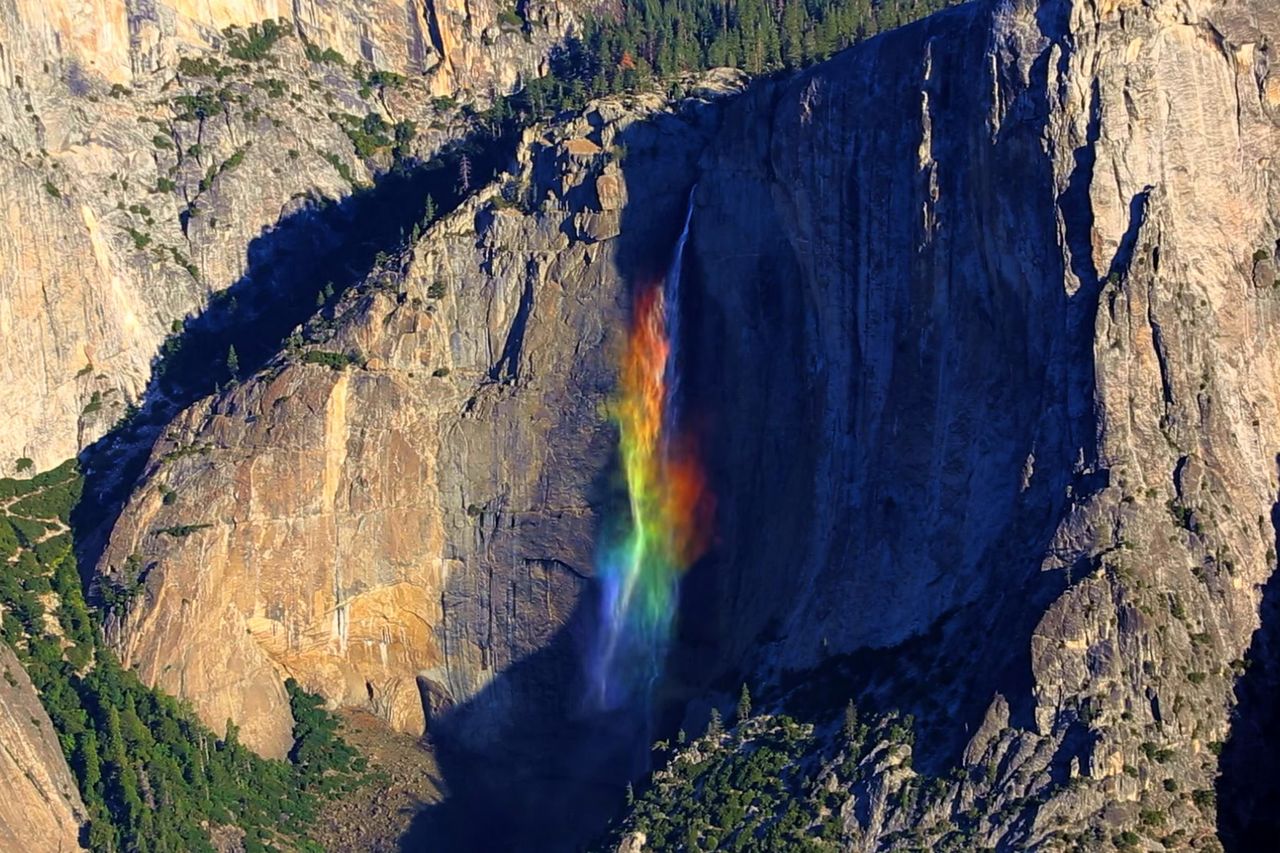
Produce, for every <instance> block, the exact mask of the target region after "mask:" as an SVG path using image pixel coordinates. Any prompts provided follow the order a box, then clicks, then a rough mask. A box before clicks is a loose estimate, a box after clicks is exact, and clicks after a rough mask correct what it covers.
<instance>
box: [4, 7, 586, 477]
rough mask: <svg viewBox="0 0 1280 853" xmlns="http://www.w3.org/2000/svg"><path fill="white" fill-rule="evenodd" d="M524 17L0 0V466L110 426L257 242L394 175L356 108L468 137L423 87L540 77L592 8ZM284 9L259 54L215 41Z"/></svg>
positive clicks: (436, 91) (243, 270)
mask: <svg viewBox="0 0 1280 853" xmlns="http://www.w3.org/2000/svg"><path fill="white" fill-rule="evenodd" d="M527 5H528V7H529V8H528V9H527V10H526V16H527V19H528V20H527V22H526V23H525V24H523V25H520V24H513V23H512V22H511V20H510V16H509V15H508V16H507V17H505V18H502V17H501V16H500V9H499V8H498V6H497V5H496V4H494V3H489V2H475V0H472V2H469V3H467V4H465V8H461V7H462V6H463V4H456V3H453V2H446V0H442V2H438V3H427V4H426V5H425V6H424V5H423V4H420V3H417V2H399V1H398V0H397V2H391V0H388V2H379V3H374V4H359V5H357V4H352V3H338V2H307V3H301V2H300V3H292V4H287V3H278V2H266V0H253V2H243V3H212V4H211V3H189V2H180V3H176V4H175V3H148V4H128V3H125V2H123V0H97V2H90V3H82V4H67V3H60V2H55V3H43V2H29V0H3V2H0V382H3V383H4V384H5V386H6V387H7V388H9V389H10V391H11V393H9V394H7V395H6V396H5V398H4V400H3V401H0V423H3V424H4V427H3V428H0V474H12V473H14V471H15V468H16V462H17V460H18V459H20V458H29V459H32V460H33V463H34V467H35V469H36V470H41V469H46V468H50V467H52V466H54V465H56V464H58V463H60V462H61V461H63V460H65V459H67V458H68V457H70V456H72V455H74V454H75V453H76V452H78V451H79V450H80V449H81V448H83V447H84V446H85V445H87V444H88V443H90V442H92V441H93V440H95V439H97V438H98V437H99V436H101V435H102V434H103V432H104V431H105V430H106V429H108V428H109V427H110V426H111V425H112V424H114V423H115V422H117V421H118V420H119V418H120V417H121V416H122V414H123V413H124V412H125V410H126V408H127V406H128V405H129V404H130V403H137V402H138V401H139V400H140V399H141V398H142V397H143V395H144V391H145V389H146V388H147V385H148V382H149V381H150V380H151V379H152V360H153V359H154V358H155V357H156V355H157V352H158V351H159V350H160V348H161V345H162V343H163V341H164V340H165V337H166V336H167V335H168V334H170V332H171V331H172V330H173V328H174V325H173V324H174V323H175V322H177V323H179V324H180V323H181V322H182V321H183V320H184V318H185V317H187V316H188V315H189V314H192V313H194V312H197V311H198V310H199V309H201V308H202V307H204V305H205V304H206V303H207V300H208V298H209V297H210V296H211V295H212V294H213V293H215V292H218V291H222V290H225V289H226V288H228V287H231V286H233V285H235V284H237V283H244V282H243V279H244V277H245V276H246V274H247V273H248V272H250V271H251V268H252V267H253V266H254V262H255V261H262V260H264V257H265V256H269V255H271V254H274V253H279V252H280V251H281V248H282V247H281V245H280V244H281V242H282V241H281V240H279V239H276V238H273V237H271V236H270V235H269V233H268V232H271V231H272V230H273V229H275V228H276V226H277V225H278V224H279V223H281V222H282V221H283V220H287V219H289V218H290V217H292V216H294V215H296V214H298V213H299V211H302V210H305V209H306V208H307V207H308V206H310V205H313V204H314V203H316V202H318V201H319V200H321V199H336V198H340V197H342V196H343V195H346V194H348V193H349V192H350V191H351V189H352V184H353V183H360V184H363V183H366V182H368V181H370V179H371V178H372V177H373V175H374V174H375V173H378V172H382V171H385V169H386V168H387V167H388V166H389V165H390V159H391V156H392V155H391V150H392V149H391V147H390V146H389V145H387V146H383V147H382V148H381V149H380V150H377V151H371V150H369V149H368V147H367V146H362V145H359V144H356V143H358V142H359V141H360V138H359V137H358V136H356V135H354V134H353V133H352V131H358V130H360V129H362V123H363V122H364V120H365V119H366V117H367V116H370V115H373V116H375V117H379V118H380V119H381V120H383V121H384V122H385V124H386V126H387V127H388V128H390V127H391V126H392V125H396V124H397V123H400V122H405V121H409V122H414V123H415V126H416V128H417V133H416V135H414V137H413V139H411V140H407V141H402V140H400V139H399V138H398V137H397V139H396V140H395V144H396V150H397V151H398V154H399V156H401V157H404V158H409V159H412V158H414V157H427V156H430V155H431V154H432V153H434V152H435V151H437V150H438V149H439V147H440V146H441V145H442V144H443V143H444V142H446V141H448V140H453V139H457V138H459V137H461V136H463V135H464V134H465V133H466V131H467V127H466V125H465V123H464V122H462V121H461V120H460V117H459V114H458V113H457V111H456V110H455V109H454V108H452V107H451V106H448V105H447V103H446V102H433V99H432V96H433V95H446V94H447V95H460V96H463V97H467V96H472V95H479V96H485V95H487V94H489V93H492V92H498V91H507V90H509V89H510V88H511V87H512V86H513V85H514V84H515V83H516V81H517V80H519V79H524V78H528V77H529V76H531V75H536V74H538V73H540V70H541V69H543V66H544V65H545V62H546V60H547V56H548V54H549V52H550V51H551V49H552V47H553V46H554V45H555V44H557V43H558V42H559V41H560V40H561V39H562V38H563V37H564V36H565V35H566V33H568V32H569V31H571V30H572V29H573V27H574V26H576V23H575V22H576V18H575V17H574V12H575V10H578V9H582V8H586V7H585V6H582V5H575V4H539V3H530V4H527ZM467 12H469V14H467ZM277 17H281V18H283V19H284V20H285V22H286V24H287V26H288V30H287V32H288V34H287V35H285V36H284V37H283V38H281V39H279V40H278V42H276V43H275V44H274V45H272V46H270V48H269V49H262V50H261V51H259V52H260V53H261V55H260V56H259V55H258V54H257V53H254V52H252V51H247V50H246V48H245V44H248V42H247V41H246V39H247V36H246V35H245V31H244V30H241V32H240V34H239V36H237V38H239V39H240V41H238V42H237V41H236V39H235V38H230V37H228V36H227V35H226V34H225V33H223V32H222V29H223V28H225V27H229V26H239V27H245V26H248V25H250V24H254V23H257V22H259V21H262V20H263V19H266V18H272V19H274V18H277ZM500 18H501V19H500ZM526 29H527V30H528V33H527V35H526V33H525V30H526ZM436 43H439V44H440V45H441V46H440V47H439V48H436V47H433V45H435V44H436ZM254 48H255V50H257V49H258V48H261V44H255V45H254ZM325 50H336V51H337V53H338V55H339V56H338V57H334V55H333V54H325V53H324V51H325ZM246 57H248V58H246ZM317 57H320V58H317ZM184 59H185V62H184V61H183V60H184ZM356 62H359V63H361V64H359V65H356V64H354V63H356ZM373 67H378V68H382V69H392V70H395V71H399V72H403V73H404V74H405V75H407V76H406V78H405V79H404V80H402V81H401V80H392V82H391V83H389V84H386V83H379V82H377V81H376V80H374V81H372V82H371V79H372V78H370V76H369V75H370V71H371V69H372V68H373ZM388 138H389V134H388ZM260 284H261V286H262V287H263V288H267V287H269V286H270V282H269V281H264V282H260Z"/></svg>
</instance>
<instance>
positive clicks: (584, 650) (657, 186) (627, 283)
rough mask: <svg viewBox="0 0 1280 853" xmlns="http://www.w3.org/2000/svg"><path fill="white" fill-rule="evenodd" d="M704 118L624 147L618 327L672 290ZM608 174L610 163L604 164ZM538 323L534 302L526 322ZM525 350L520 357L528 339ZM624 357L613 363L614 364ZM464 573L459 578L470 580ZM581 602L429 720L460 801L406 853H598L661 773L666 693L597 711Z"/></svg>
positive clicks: (404, 844) (592, 594)
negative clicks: (549, 632)
mask: <svg viewBox="0 0 1280 853" xmlns="http://www.w3.org/2000/svg"><path fill="white" fill-rule="evenodd" d="M704 107H706V105H704V104H701V103H699V102H697V101H690V102H687V103H686V104H685V105H684V107H683V108H682V110H681V112H680V113H679V115H669V114H663V115H658V116H655V117H653V118H651V119H643V120H639V121H636V122H634V123H632V124H631V125H629V126H627V127H626V129H625V130H623V131H621V132H619V133H618V135H617V138H616V139H615V140H614V147H615V148H616V149H619V150H626V151H627V152H628V153H627V157H626V160H625V162H624V163H623V164H622V166H621V177H622V180H623V182H624V184H625V187H626V202H625V204H624V206H623V207H622V209H621V210H620V220H619V232H618V235H617V236H616V238H615V239H614V240H613V241H612V244H611V246H610V249H611V252H612V254H611V260H612V263H613V265H614V267H615V268H616V270H617V273H618V278H619V283H620V285H621V286H620V288H619V290H620V292H619V295H618V308H619V311H618V316H619V317H625V316H626V315H627V313H628V311H629V303H630V300H631V294H632V292H633V291H634V289H635V288H636V287H639V286H644V285H648V284H652V283H654V282H659V281H661V280H662V277H663V275H664V274H665V273H666V270H667V266H668V264H669V262H670V259H671V256H672V252H673V250H674V246H675V244H676V242H677V238H678V236H679V234H680V231H681V226H682V224H683V220H684V213H685V210H686V204H687V201H688V197H689V190H690V187H691V186H692V185H693V184H694V181H695V173H696V159H697V156H698V154H699V153H700V151H701V148H702V145H703V144H704V142H705V135H706V133H707V130H706V128H707V127H708V126H709V123H710V122H713V121H714V120H715V119H714V115H715V114H716V113H715V110H716V109H718V108H709V109H704ZM597 132H598V127H597V128H596V130H593V131H592V132H591V133H590V134H589V136H590V137H592V138H593V141H595V142H597V143H600V142H601V140H600V139H599V138H596V134H597ZM607 161H608V158H606V157H600V158H598V160H597V165H598V166H603V165H604V164H605V163H606V162H607ZM594 177H595V176H594V175H588V177H587V179H586V180H584V181H583V182H582V183H581V184H580V185H578V186H577V187H576V188H574V189H573V190H571V191H570V193H569V196H568V199H567V200H568V202H569V204H570V206H571V208H573V209H575V210H580V209H582V208H583V207H584V206H585V207H587V208H588V209H590V208H591V207H594V205H595V202H596V198H595V193H596V181H595V180H594ZM575 222H576V220H571V221H570V222H569V223H568V224H567V225H566V226H565V227H566V229H567V231H568V232H570V233H568V236H569V237H570V239H571V240H573V241H575V242H592V241H593V240H594V238H593V237H591V236H590V235H587V234H581V233H578V232H577V231H576V225H575ZM534 298H535V299H536V296H535V297H534ZM536 310H537V309H536V306H532V305H526V303H524V302H522V305H521V312H520V313H521V317H523V316H526V315H527V314H528V313H529V312H530V311H536ZM521 317H517V318H516V321H515V323H514V324H513V329H512V332H511V336H513V337H516V338H519V336H520V335H521V334H522V330H521V328H520V325H521V322H522V319H521ZM624 334H625V332H624V331H623V330H622V329H613V330H611V331H610V333H609V334H608V336H607V340H610V341H612V342H614V343H615V344H620V342H621V340H622V338H623V337H624ZM511 346H512V343H511V340H508V346H507V347H506V348H504V350H503V353H502V355H501V356H500V357H499V359H498V361H497V363H496V365H495V370H494V373H493V378H494V379H495V380H497V379H498V378H499V377H501V376H503V375H507V374H509V373H510V372H511V371H510V369H509V368H510V365H511V364H512V363H514V362H515V361H518V359H517V358H513V357H512V356H511V355H510V353H509V352H508V350H509V349H510V348H511ZM515 346H516V348H517V349H518V347H519V346H520V342H519V341H518V340H517V342H516V344H515ZM610 349H611V350H612V347H610ZM614 355H616V353H614V352H612V351H611V352H610V353H608V354H607V355H606V354H602V355H601V357H603V358H612V357H613V356H614ZM610 372H612V369H611V370H610ZM561 426H562V427H565V428H570V429H574V428H576V429H578V430H580V429H581V425H578V426H577V427H574V426H573V425H563V424H562V425H561ZM616 443H617V442H616V439H615V440H613V441H612V442H611V444H612V445H613V446H614V448H615V449H614V450H613V453H612V458H611V459H608V460H601V463H602V465H601V468H600V470H599V472H598V474H597V475H596V476H595V478H594V480H593V482H592V484H591V486H590V491H591V494H589V495H587V496H586V497H587V499H588V501H589V503H590V505H591V506H593V507H597V508H600V512H598V514H597V527H596V529H595V530H594V531H593V534H594V535H593V541H595V542H599V541H600V539H601V536H602V530H603V526H604V525H606V524H610V523H616V520H617V519H618V518H619V517H622V516H624V515H625V513H626V511H627V510H626V507H627V496H626V493H625V488H624V486H623V484H622V483H621V482H620V478H619V475H618V471H619V470H620V460H619V458H618V454H617V450H616ZM463 574H465V573H464V572H456V573H455V575H456V576H457V577H459V578H460V577H461V576H462V575H463ZM451 580H452V578H451ZM457 582H458V583H465V581H463V580H459V581H457ZM582 589H583V591H582V593H581V595H580V597H579V599H578V601H577V603H576V605H575V607H574V610H573V612H572V615H571V616H570V618H569V619H568V620H567V621H566V622H565V623H564V624H563V625H562V626H561V627H560V629H559V630H558V631H557V633H556V635H555V636H554V637H553V638H552V640H551V641H550V642H549V643H547V644H546V645H544V646H542V647H541V648H539V649H538V650H537V651H536V652H534V653H532V654H530V655H528V656H527V657H525V658H523V659H521V660H519V661H517V662H515V663H513V664H511V665H510V666H508V667H507V668H506V669H504V670H502V671H501V672H499V673H497V674H496V675H495V676H494V678H493V680H492V681H491V682H490V683H489V684H488V685H486V686H485V687H484V688H483V689H482V690H481V691H480V692H479V693H478V694H476V695H474V696H472V697H471V698H469V699H467V700H466V701H464V702H461V703H459V704H457V705H454V706H451V707H445V708H443V709H441V710H439V711H438V712H437V713H434V714H433V713H431V712H430V711H429V713H428V717H429V719H428V737H429V740H430V743H431V745H432V747H433V749H434V751H435V752H436V756H437V761H438V764H439V767H440V769H441V775H442V777H443V781H444V787H445V789H446V792H447V794H446V799H445V800H444V801H443V802H442V803H440V804H437V805H434V806H429V807H427V808H426V809H424V810H423V811H422V812H421V813H420V814H419V815H418V816H417V818H416V819H415V821H414V823H413V826H412V827H411V829H410V830H409V832H408V833H406V835H405V836H404V837H403V838H402V839H401V849H402V850H405V851H429V850H459V851H461V850H466V851H479V853H484V852H485V851H494V852H495V853H497V851H502V853H508V851H511V852H512V853H518V851H537V853H542V851H562V850H564V851H568V850H581V849H585V848H586V847H587V845H589V844H590V843H591V842H592V841H593V839H595V838H597V837H598V836H599V835H600V833H601V832H602V831H603V830H604V828H605V826H606V824H607V822H608V821H609V819H610V818H611V817H612V816H613V815H614V814H615V813H617V811H618V810H619V808H621V806H622V805H623V799H624V792H625V790H626V786H627V784H628V783H629V782H633V783H638V782H639V781H640V778H641V777H642V776H643V774H644V773H646V772H647V771H648V770H649V769H650V763H649V761H650V758H649V756H650V744H651V743H652V741H653V739H654V737H655V733H656V732H657V727H659V726H660V725H661V724H660V722H659V720H660V719H668V720H671V719H674V717H673V715H671V714H665V713H664V710H665V709H664V708H662V707H658V705H657V702H658V701H659V700H658V697H659V696H660V695H661V693H662V691H661V688H657V689H655V690H654V691H652V692H651V691H650V690H649V689H648V688H647V687H640V688H637V689H636V690H635V691H634V693H633V694H632V696H631V697H630V701H623V702H620V703H616V704H615V705H614V706H613V707H611V708H608V709H601V708H599V707H597V706H596V705H595V703H593V702H591V701H590V700H589V699H588V698H587V697H588V695H589V693H590V690H589V689H588V678H587V677H586V669H587V666H586V661H587V660H588V657H589V655H590V653H591V650H592V648H593V644H594V642H595V641H596V639H597V638H598V637H599V636H600V616H599V614H600V600H599V595H600V590H599V588H598V586H597V584H596V583H595V582H594V581H593V580H590V579H588V580H585V581H584V583H583V588H582ZM445 595H446V597H447V596H448V595H449V591H448V590H446V592H445ZM425 692H429V691H428V689H424V693H425ZM424 704H426V705H427V707H428V708H429V709H430V708H432V706H433V705H435V704H437V703H433V702H432V701H431V700H430V699H429V698H428V699H427V700H426V701H425V702H424ZM659 736H660V735H659Z"/></svg>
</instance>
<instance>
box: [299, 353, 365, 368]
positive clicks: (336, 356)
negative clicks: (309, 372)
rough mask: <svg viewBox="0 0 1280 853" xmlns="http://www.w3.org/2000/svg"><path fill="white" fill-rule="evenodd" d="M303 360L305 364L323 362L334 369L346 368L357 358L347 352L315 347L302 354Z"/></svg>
mask: <svg viewBox="0 0 1280 853" xmlns="http://www.w3.org/2000/svg"><path fill="white" fill-rule="evenodd" d="M302 361H303V362H304V363H305V364H323V365H325V366H326V367H329V368H331V369H333V370H344V369H345V368H347V367H350V366H351V365H353V364H355V363H356V361H357V360H356V359H355V358H353V357H351V356H349V355H347V354H346V353H341V352H328V351H326V350H316V349H313V350H307V351H306V352H305V353H303V354H302Z"/></svg>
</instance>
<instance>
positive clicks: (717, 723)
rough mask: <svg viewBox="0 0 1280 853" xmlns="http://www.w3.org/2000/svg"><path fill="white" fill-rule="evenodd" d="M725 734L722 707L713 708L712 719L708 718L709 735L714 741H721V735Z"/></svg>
mask: <svg viewBox="0 0 1280 853" xmlns="http://www.w3.org/2000/svg"><path fill="white" fill-rule="evenodd" d="M723 734H724V722H723V721H722V720H721V719H720V709H719V708H712V709H711V719H709V720H707V737H708V738H710V739H711V740H713V741H719V740H720V736H721V735H723Z"/></svg>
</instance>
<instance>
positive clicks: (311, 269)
mask: <svg viewBox="0 0 1280 853" xmlns="http://www.w3.org/2000/svg"><path fill="white" fill-rule="evenodd" d="M517 137H518V133H517V131H516V128H515V127H514V125H512V124H511V123H507V124H506V125H504V126H502V127H501V128H500V129H497V130H495V131H493V132H479V131H478V132H476V133H473V134H472V135H470V136H468V137H466V138H464V139H461V140H458V141H456V142H454V143H452V144H450V145H449V146H448V147H447V148H446V149H445V150H444V151H442V152H441V153H440V154H438V155H437V156H435V157H434V158H432V159H431V160H429V161H425V162H423V161H417V160H399V161H397V162H396V164H395V165H394V167H393V168H392V169H390V170H389V171H386V172H383V173H380V174H378V175H377V176H376V177H375V179H374V182H373V183H372V184H371V185H365V186H363V187H360V188H357V189H356V190H355V191H354V192H352V193H351V194H350V195H348V196H344V197H343V198H340V199H337V200H331V199H323V198H322V199H318V200H313V201H312V202H310V203H308V204H307V205H306V206H305V207H303V208H301V209H299V210H297V211H296V212H294V213H291V214H289V215H288V216H286V217H284V218H283V219H281V220H280V221H279V222H278V223H277V224H276V225H275V226H274V227H272V228H270V229H269V230H266V231H264V232H263V233H262V234H261V235H260V236H259V237H257V238H255V239H254V240H253V241H252V242H251V243H250V244H249V247H248V250H247V257H246V270H245V273H244V275H243V276H242V277H241V278H240V279H239V280H237V281H236V282H235V283H233V284H232V285H231V286H230V287H228V288H226V289H225V290H222V291H220V292H218V293H215V294H214V295H213V296H212V297H211V298H210V300H209V303H208V305H207V306H206V307H205V308H204V309H203V310H202V311H200V312H198V313H196V314H193V315H190V316H188V317H187V318H186V319H185V320H184V321H182V322H178V321H175V322H174V326H173V330H172V334H171V335H170V336H169V338H168V339H167V340H166V341H165V343H164V345H163V346H162V347H161V350H160V353H159V354H158V355H157V356H156V357H155V359H154V360H153V362H152V373H151V379H150V381H149V383H148V385H147V387H146V389H145V391H144V392H143V394H142V397H141V400H140V401H139V406H138V407H137V408H135V409H132V410H131V411H130V413H129V414H128V415H127V416H126V418H125V419H124V420H123V421H121V423H120V424H119V425H117V426H116V427H115V428H114V429H113V430H112V431H111V432H109V433H107V435H105V436H104V437H103V438H101V439H99V440H98V441H97V442H95V443H93V444H92V445H90V446H89V447H87V448H86V449H85V450H84V451H82V452H81V454H80V463H81V467H82V469H83V470H84V472H85V490H84V499H82V500H81V501H80V503H79V505H78V506H77V507H76V509H75V514H74V517H73V523H74V525H75V527H76V529H77V530H79V531H83V534H82V535H80V536H79V537H78V538H77V549H78V554H77V558H78V560H79V565H80V566H81V571H82V574H84V575H85V577H86V580H88V579H89V577H90V576H91V575H92V574H93V572H94V569H95V566H96V564H97V561H98V558H99V557H100V556H101V554H102V551H103V549H104V547H105V545H106V537H107V536H108V535H109V534H110V531H111V528H112V527H113V525H114V524H115V521H116V519H117V518H118V517H119V514H120V512H121V511H122V510H123V507H124V504H125V502H126V501H127V500H128V498H129V495H130V493H131V492H132V490H133V488H134V486H135V485H136V483H137V480H138V478H139V477H140V476H141V475H142V473H143V471H144V466H145V465H146V462H147V459H148V457H149V456H150V453H151V449H152V447H153V445H154V443H155V440H156V438H157V437H158V436H159V435H160V432H161V430H162V429H163V428H164V427H165V425H167V424H168V423H169V422H170V421H171V420H172V419H173V418H174V416H176V415H177V414H178V413H179V412H181V411H182V410H183V409H184V408H186V407H188V406H190V405H191V404H193V403H195V402H196V401H197V400H199V399H201V398H202V397H205V396H208V395H209V394H213V393H216V392H217V391H218V390H220V389H221V388H222V387H224V386H226V385H227V384H229V383H232V382H234V381H236V380H237V379H244V378H247V377H249V376H252V375H253V374H254V373H255V372H257V371H258V370H260V369H261V368H263V367H264V366H266V365H267V364H268V363H269V362H270V361H271V360H272V359H273V358H274V357H275V356H276V355H277V354H278V353H279V352H280V351H281V350H282V349H283V347H284V344H285V339H286V336H288V335H290V333H291V332H292V331H293V330H294V329H296V328H298V327H300V326H305V327H306V330H307V332H308V333H310V332H311V331H312V330H316V331H319V332H321V333H323V329H324V328H325V327H326V326H327V324H328V323H329V321H331V320H332V319H333V312H334V309H335V307H336V306H337V304H338V302H339V300H340V299H341V297H342V294H343V293H344V291H346V290H347V289H348V288H350V287H352V286H354V285H357V284H360V283H361V282H363V281H365V280H366V278H367V277H368V276H369V275H370V274H371V273H372V272H373V271H375V270H376V269H378V268H383V269H386V270H388V271H393V270H395V269H398V268H399V267H400V266H401V265H403V264H405V263H407V256H408V252H409V251H410V250H411V248H412V242H411V240H410V237H411V235H413V234H415V229H417V228H420V227H424V223H425V222H426V220H427V219H429V218H430V217H431V216H432V215H435V216H439V215H443V214H445V213H448V212H449V211H451V210H453V209H454V208H455V207H456V206H457V205H458V204H459V203H460V202H461V201H462V200H463V198H465V196H466V195H467V191H466V189H465V188H464V187H462V186H461V185H460V180H459V175H460V161H461V158H462V157H463V156H466V157H467V158H468V161H469V165H470V170H471V183H472V185H473V186H476V185H483V184H485V183H487V182H489V181H490V180H491V179H492V178H493V177H494V176H495V175H496V174H497V173H499V172H500V171H502V170H503V169H504V168H505V167H506V166H507V165H508V163H509V162H510V160H511V157H512V155H513V153H514V150H515V143H516V139H517ZM429 198H430V199H431V202H430V204H431V209H429V208H428V204H429V203H428V199H429ZM233 351H234V357H233V356H232V352H233ZM233 368H234V370H233ZM233 373H234V375H233Z"/></svg>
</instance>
